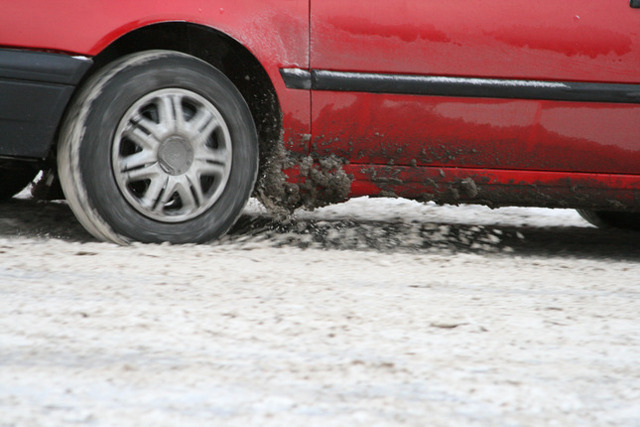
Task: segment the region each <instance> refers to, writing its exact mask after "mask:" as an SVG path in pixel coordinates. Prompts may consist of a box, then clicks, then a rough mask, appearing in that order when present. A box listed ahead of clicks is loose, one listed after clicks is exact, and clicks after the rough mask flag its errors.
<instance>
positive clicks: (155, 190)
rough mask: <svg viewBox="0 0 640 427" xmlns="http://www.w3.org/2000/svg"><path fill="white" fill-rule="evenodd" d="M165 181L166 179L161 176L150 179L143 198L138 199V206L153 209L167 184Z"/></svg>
mask: <svg viewBox="0 0 640 427" xmlns="http://www.w3.org/2000/svg"><path fill="white" fill-rule="evenodd" d="M167 180H168V179H167V178H166V177H161V176H156V177H155V178H153V179H151V183H149V187H148V188H147V191H145V193H144V196H142V198H141V199H140V204H141V205H142V206H144V207H145V208H146V209H149V210H152V209H154V207H156V205H158V204H159V203H158V199H159V198H160V194H161V193H162V189H163V188H165V186H166V184H167Z"/></svg>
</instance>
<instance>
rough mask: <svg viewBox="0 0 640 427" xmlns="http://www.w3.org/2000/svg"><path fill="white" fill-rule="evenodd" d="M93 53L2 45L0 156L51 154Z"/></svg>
mask: <svg viewBox="0 0 640 427" xmlns="http://www.w3.org/2000/svg"><path fill="white" fill-rule="evenodd" d="M92 63H93V62H92V61H91V59H89V58H84V57H71V56H67V55H63V54H54V53H45V52H31V51H19V50H12V49H0V156H2V157H12V158H14V157H15V158H18V157H19V158H38V159H42V158H45V157H46V156H47V155H48V154H49V150H50V149H51V146H52V145H53V142H54V138H55V134H56V131H57V129H58V126H59V124H60V120H61V119H62V115H63V113H64V111H65V109H66V107H67V104H68V103H69V100H70V99H71V96H72V95H73V92H74V90H75V86H76V85H77V84H78V83H79V82H80V80H81V79H82V77H83V76H84V75H85V73H86V72H87V70H88V69H89V67H91V65H92Z"/></svg>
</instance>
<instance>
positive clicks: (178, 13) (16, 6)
mask: <svg viewBox="0 0 640 427" xmlns="http://www.w3.org/2000/svg"><path fill="white" fill-rule="evenodd" d="M2 8H3V12H2V14H0V46H5V47H11V48H27V49H37V50H46V51H53V52H68V53H69V54H72V55H86V56H90V57H91V56H95V55H98V54H99V53H100V52H102V51H103V50H104V49H105V48H107V47H108V46H109V45H110V44H111V43H113V42H114V41H116V40H117V39H118V38H120V37H122V36H124V35H126V34H128V33H131V32H132V31H135V30H137V29H140V28H144V27H146V26H149V25H154V24H161V23H165V22H189V23H193V24H197V25H202V26H203V27H207V28H211V29H214V30H216V31H219V32H220V33H223V34H225V35H227V36H229V37H231V38H233V39H235V40H236V41H238V42H239V43H240V44H241V45H243V46H244V47H245V48H246V49H248V50H249V51H250V52H251V53H252V54H253V55H254V56H255V57H256V58H257V59H258V61H259V62H260V63H261V64H262V66H263V67H264V69H265V71H266V72H267V74H268V75H269V77H270V78H271V81H272V83H273V85H274V86H275V88H276V91H277V93H278V97H279V101H280V104H281V108H282V111H283V124H284V125H283V129H284V131H285V134H284V140H285V144H286V145H287V147H288V148H289V149H290V150H294V151H297V152H300V153H306V152H307V150H308V140H309V138H308V136H307V135H308V134H309V132H310V112H309V105H310V94H309V93H307V92H304V91H293V90H289V89H287V88H286V87H285V86H284V83H283V81H282V78H281V77H280V75H279V69H280V68H282V67H291V66H295V67H302V68H307V67H308V65H309V43H308V38H309V20H308V11H309V2H308V1H307V0H260V1H237V0H215V1H212V0H182V1H154V0H141V1H135V2H129V1H123V0H92V1H86V2H79V1H74V0H62V1H57V2H55V3H52V2H46V1H42V0H24V1H21V2H7V4H4V5H3V7H2Z"/></svg>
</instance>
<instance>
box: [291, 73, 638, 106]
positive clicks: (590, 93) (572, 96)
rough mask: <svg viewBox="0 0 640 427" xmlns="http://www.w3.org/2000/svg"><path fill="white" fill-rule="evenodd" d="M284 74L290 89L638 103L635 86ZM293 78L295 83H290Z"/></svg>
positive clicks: (359, 74) (341, 74)
mask: <svg viewBox="0 0 640 427" xmlns="http://www.w3.org/2000/svg"><path fill="white" fill-rule="evenodd" d="M294 70H295V73H294ZM283 71H284V70H281V74H282V77H283V79H284V81H285V85H286V86H287V87H288V88H291V89H307V90H308V89H312V90H319V91H337V92H368V93H388V94H401V95H431V96H453V97H469V98H507V99H540V100H552V101H578V102H610V103H630V104H638V103H640V85H638V84H615V83H582V82H549V81H539V80H510V79H482V78H467V77H439V76H417V75H402V74H374V73H354V72H342V71H326V70H312V71H311V72H308V71H305V70H297V69H287V73H284V72H283ZM298 72H300V73H298ZM305 73H306V74H305ZM294 74H295V77H296V79H293V76H294Z"/></svg>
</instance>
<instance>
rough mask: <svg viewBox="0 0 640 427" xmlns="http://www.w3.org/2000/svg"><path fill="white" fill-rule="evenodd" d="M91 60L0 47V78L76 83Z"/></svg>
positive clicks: (89, 65) (90, 63)
mask: <svg viewBox="0 0 640 427" xmlns="http://www.w3.org/2000/svg"><path fill="white" fill-rule="evenodd" d="M92 64H93V61H91V59H89V58H85V57H74V56H68V55H62V54H57V53H48V52H31V51H23V50H14V49H0V78H3V79H18V80H29V81H36V82H46V83H58V84H63V85H76V84H78V82H79V81H80V79H81V78H82V76H84V74H85V73H86V72H87V70H88V69H89V67H91V65H92Z"/></svg>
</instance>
